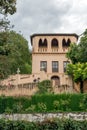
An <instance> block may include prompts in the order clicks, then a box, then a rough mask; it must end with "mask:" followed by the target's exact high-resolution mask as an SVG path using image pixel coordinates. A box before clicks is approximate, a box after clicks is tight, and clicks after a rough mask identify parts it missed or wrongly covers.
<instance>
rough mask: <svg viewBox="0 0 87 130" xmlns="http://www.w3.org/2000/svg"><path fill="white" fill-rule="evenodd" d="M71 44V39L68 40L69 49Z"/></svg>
mask: <svg viewBox="0 0 87 130" xmlns="http://www.w3.org/2000/svg"><path fill="white" fill-rule="evenodd" d="M70 43H71V40H70V39H68V40H67V47H69V46H70Z"/></svg>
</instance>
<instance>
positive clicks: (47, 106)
mask: <svg viewBox="0 0 87 130" xmlns="http://www.w3.org/2000/svg"><path fill="white" fill-rule="evenodd" d="M86 99H87V96H86V94H56V95H54V94H43V95H41V94H40V95H33V96H32V97H5V96H1V97H0V113H4V112H7V111H8V113H9V110H8V109H10V110H12V112H13V113H29V112H30V113H31V112H55V111H56V112H57V111H60V112H83V111H86V110H87V100H86ZM81 102H82V106H81ZM43 106H44V107H43ZM7 107H8V108H7Z"/></svg>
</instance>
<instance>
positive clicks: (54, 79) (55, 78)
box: [51, 75, 60, 86]
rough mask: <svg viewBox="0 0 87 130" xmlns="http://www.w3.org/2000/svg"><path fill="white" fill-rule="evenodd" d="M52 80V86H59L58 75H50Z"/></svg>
mask: <svg viewBox="0 0 87 130" xmlns="http://www.w3.org/2000/svg"><path fill="white" fill-rule="evenodd" d="M51 80H52V86H59V85H60V77H59V76H56V75H54V76H52V77H51Z"/></svg>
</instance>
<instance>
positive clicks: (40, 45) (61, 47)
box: [31, 34, 78, 86]
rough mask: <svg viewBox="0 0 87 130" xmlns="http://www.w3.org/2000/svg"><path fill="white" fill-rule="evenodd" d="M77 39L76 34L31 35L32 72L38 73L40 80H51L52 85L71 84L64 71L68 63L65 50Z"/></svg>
mask: <svg viewBox="0 0 87 130" xmlns="http://www.w3.org/2000/svg"><path fill="white" fill-rule="evenodd" d="M77 39H78V36H77V35H76V34H34V35H32V36H31V44H32V47H33V51H32V74H33V75H38V79H39V80H41V81H42V80H46V79H49V80H52V81H53V86H61V85H68V86H72V80H71V79H70V77H68V76H67V75H66V73H65V72H66V66H67V64H68V63H70V61H69V60H68V59H67V58H66V52H67V51H68V50H69V47H70V44H71V43H73V44H75V43H76V42H77ZM38 79H34V81H38Z"/></svg>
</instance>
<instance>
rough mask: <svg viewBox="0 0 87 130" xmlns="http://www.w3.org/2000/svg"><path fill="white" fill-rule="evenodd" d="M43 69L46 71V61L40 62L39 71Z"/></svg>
mask: <svg viewBox="0 0 87 130" xmlns="http://www.w3.org/2000/svg"><path fill="white" fill-rule="evenodd" d="M42 70H44V71H45V72H47V61H41V62H40V71H42Z"/></svg>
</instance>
